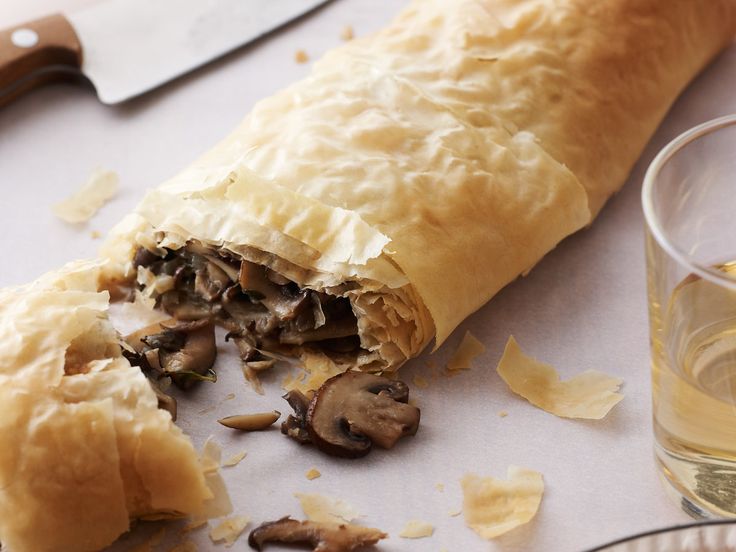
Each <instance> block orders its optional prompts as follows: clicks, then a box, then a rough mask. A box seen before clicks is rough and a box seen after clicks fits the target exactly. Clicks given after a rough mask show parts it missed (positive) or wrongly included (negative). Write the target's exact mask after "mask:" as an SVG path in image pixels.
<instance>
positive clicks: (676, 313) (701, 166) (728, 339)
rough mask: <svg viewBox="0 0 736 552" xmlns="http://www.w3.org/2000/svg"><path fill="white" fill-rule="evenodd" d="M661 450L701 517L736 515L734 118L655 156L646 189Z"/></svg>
mask: <svg viewBox="0 0 736 552" xmlns="http://www.w3.org/2000/svg"><path fill="white" fill-rule="evenodd" d="M642 201H643V208H644V217H645V220H646V254H647V284H648V297H649V320H650V341H651V348H652V392H653V400H654V402H653V414H654V436H655V455H656V459H657V462H658V465H659V468H660V473H661V475H662V476H663V478H664V480H665V482H666V486H667V488H668V489H669V490H670V491H672V492H673V494H674V495H675V496H676V498H677V499H678V500H679V501H680V504H681V505H682V507H683V508H684V509H685V511H687V512H688V513H690V514H692V515H693V516H696V517H736V115H734V116H728V117H722V118H720V119H716V120H713V121H710V122H708V123H705V124H703V125H700V126H698V127H696V128H693V129H692V130H689V131H688V132H686V133H684V134H682V135H681V136H680V137H678V138H677V139H675V140H674V141H673V142H671V143H670V144H669V145H668V146H667V147H665V148H664V149H663V150H662V151H661V152H660V154H659V155H658V156H657V157H656V158H655V159H654V161H653V162H652V164H651V166H650V167H649V170H648V171H647V174H646V176H645V178H644V187H643V190H642Z"/></svg>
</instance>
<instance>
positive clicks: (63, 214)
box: [51, 169, 118, 224]
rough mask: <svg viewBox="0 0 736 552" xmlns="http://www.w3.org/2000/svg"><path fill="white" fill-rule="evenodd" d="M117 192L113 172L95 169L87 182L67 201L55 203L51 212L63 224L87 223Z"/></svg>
mask: <svg viewBox="0 0 736 552" xmlns="http://www.w3.org/2000/svg"><path fill="white" fill-rule="evenodd" d="M117 191H118V175H117V173H115V172H113V171H107V170H103V169H95V170H94V171H93V172H92V174H91V175H90V177H89V178H88V179H87V182H85V183H84V184H82V186H81V187H80V188H79V189H78V190H77V191H76V192H74V193H73V194H72V195H71V196H69V197H68V198H67V199H65V200H63V201H60V202H59V203H56V204H55V205H54V206H53V207H52V208H51V211H52V212H53V213H54V214H55V215H56V216H57V217H59V218H60V219H61V220H63V221H64V222H68V223H70V224H79V223H82V222H87V221H88V220H89V219H91V218H92V217H93V216H94V215H95V213H97V211H99V210H100V209H101V208H102V206H103V205H105V203H107V202H108V201H109V200H110V199H111V198H112V197H113V196H114V195H115V194H116V193H117Z"/></svg>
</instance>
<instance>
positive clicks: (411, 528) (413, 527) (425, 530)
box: [399, 519, 434, 539]
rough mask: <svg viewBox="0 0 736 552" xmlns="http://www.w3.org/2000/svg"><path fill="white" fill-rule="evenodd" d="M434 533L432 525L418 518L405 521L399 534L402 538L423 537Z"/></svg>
mask: <svg viewBox="0 0 736 552" xmlns="http://www.w3.org/2000/svg"><path fill="white" fill-rule="evenodd" d="M433 534H434V525H432V524H431V523H427V522H426V521H422V520H419V519H412V520H411V521H407V522H406V525H404V528H403V529H402V530H401V533H399V536H400V537H401V538H404V539H423V538H425V537H431V536H432V535H433Z"/></svg>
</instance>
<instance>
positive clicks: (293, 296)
mask: <svg viewBox="0 0 736 552" xmlns="http://www.w3.org/2000/svg"><path fill="white" fill-rule="evenodd" d="M238 281H239V282H240V287H241V288H242V289H243V291H245V292H246V293H248V294H249V295H250V296H251V297H253V298H254V299H256V300H258V301H260V302H261V303H262V304H263V305H264V306H265V307H266V308H267V309H268V310H269V311H270V312H271V313H273V314H274V315H275V316H277V317H278V318H279V319H280V320H292V319H293V318H295V317H296V316H297V315H298V314H299V312H301V311H302V310H303V309H304V308H306V307H307V306H310V305H311V302H310V299H309V294H308V293H307V291H306V290H300V289H299V288H298V287H297V286H296V285H294V289H293V290H292V289H290V287H289V285H285V286H280V285H278V284H275V283H274V282H273V281H272V280H271V279H270V278H269V277H268V274H267V273H266V267H264V266H261V265H257V264H255V263H251V262H250V261H245V260H244V261H242V262H241V264H240V275H239V279H238Z"/></svg>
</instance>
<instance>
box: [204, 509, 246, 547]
mask: <svg viewBox="0 0 736 552" xmlns="http://www.w3.org/2000/svg"><path fill="white" fill-rule="evenodd" d="M249 523H250V519H249V518H247V517H246V516H233V517H230V518H225V519H223V520H222V521H221V522H220V523H219V524H218V525H216V526H215V527H213V528H212V529H211V530H210V539H211V540H212V542H219V541H224V542H225V546H228V547H229V546H232V545H233V544H234V543H235V541H236V540H238V538H239V537H240V535H241V534H242V533H243V531H244V530H245V528H246V527H247V526H248V524H249Z"/></svg>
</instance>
